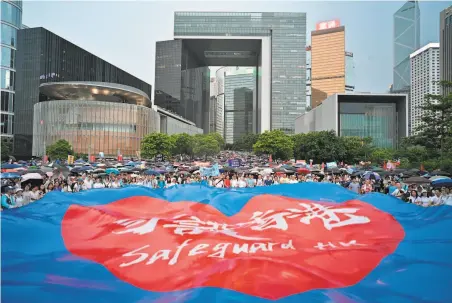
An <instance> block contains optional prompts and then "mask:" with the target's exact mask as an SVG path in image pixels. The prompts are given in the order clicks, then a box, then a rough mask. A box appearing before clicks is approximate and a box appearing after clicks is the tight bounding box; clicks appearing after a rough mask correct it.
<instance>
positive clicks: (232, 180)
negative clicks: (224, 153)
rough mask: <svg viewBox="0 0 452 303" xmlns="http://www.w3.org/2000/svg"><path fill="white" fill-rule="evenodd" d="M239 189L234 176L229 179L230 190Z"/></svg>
mask: <svg viewBox="0 0 452 303" xmlns="http://www.w3.org/2000/svg"><path fill="white" fill-rule="evenodd" d="M237 187H239V182H238V181H237V177H236V176H235V175H234V176H232V179H231V188H237Z"/></svg>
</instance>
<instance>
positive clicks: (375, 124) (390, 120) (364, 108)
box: [339, 103, 398, 148]
mask: <svg viewBox="0 0 452 303" xmlns="http://www.w3.org/2000/svg"><path fill="white" fill-rule="evenodd" d="M396 125H397V112H396V105H395V104H391V103H385V104H381V103H339V133H340V136H344V137H352V136H353V137H360V138H366V137H372V138H373V141H372V143H373V144H374V145H375V146H377V147H382V148H394V147H396V146H397V135H398V134H397V132H396V129H397V127H396Z"/></svg>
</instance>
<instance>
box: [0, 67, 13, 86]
mask: <svg viewBox="0 0 452 303" xmlns="http://www.w3.org/2000/svg"><path fill="white" fill-rule="evenodd" d="M15 80H16V73H15V72H13V71H11V70H7V69H1V71H0V86H1V88H3V89H9V90H14V83H15Z"/></svg>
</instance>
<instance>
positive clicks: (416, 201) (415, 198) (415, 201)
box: [408, 190, 421, 205]
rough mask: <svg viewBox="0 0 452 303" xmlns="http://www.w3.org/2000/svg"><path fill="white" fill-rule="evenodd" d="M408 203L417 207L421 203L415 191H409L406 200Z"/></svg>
mask: <svg viewBox="0 0 452 303" xmlns="http://www.w3.org/2000/svg"><path fill="white" fill-rule="evenodd" d="M408 202H409V203H413V204H418V205H419V204H420V203H421V200H420V199H419V195H418V194H417V191H416V190H412V191H411V194H410V197H409V198H408Z"/></svg>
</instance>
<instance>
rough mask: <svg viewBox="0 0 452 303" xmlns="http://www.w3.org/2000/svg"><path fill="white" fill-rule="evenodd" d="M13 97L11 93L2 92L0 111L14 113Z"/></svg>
mask: <svg viewBox="0 0 452 303" xmlns="http://www.w3.org/2000/svg"><path fill="white" fill-rule="evenodd" d="M14 97H15V94H14V93H11V92H5V91H2V102H1V110H2V111H4V112H14Z"/></svg>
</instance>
